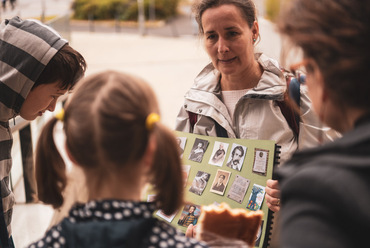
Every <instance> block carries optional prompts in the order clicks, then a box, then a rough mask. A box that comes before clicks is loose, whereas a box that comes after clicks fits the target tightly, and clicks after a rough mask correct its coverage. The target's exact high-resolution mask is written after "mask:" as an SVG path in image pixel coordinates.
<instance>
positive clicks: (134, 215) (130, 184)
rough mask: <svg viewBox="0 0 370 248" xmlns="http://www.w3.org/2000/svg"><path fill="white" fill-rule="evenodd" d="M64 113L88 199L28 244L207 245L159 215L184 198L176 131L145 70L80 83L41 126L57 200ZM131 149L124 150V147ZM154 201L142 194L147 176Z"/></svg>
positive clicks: (44, 181) (44, 163) (45, 190)
mask: <svg viewBox="0 0 370 248" xmlns="http://www.w3.org/2000/svg"><path fill="white" fill-rule="evenodd" d="M58 120H61V121H63V124H64V133H65V137H66V141H65V143H66V144H65V148H66V152H67V154H68V156H69V158H70V159H71V161H73V162H74V165H75V166H78V167H79V168H81V170H82V171H83V173H84V175H85V176H84V177H85V178H86V179H87V180H85V181H84V183H85V187H86V188H87V189H88V202H87V203H85V204H76V205H75V206H74V207H73V208H72V209H71V211H70V213H69V216H68V217H66V218H64V219H63V220H62V221H61V222H60V223H58V224H57V225H55V226H54V227H52V228H51V229H50V230H49V231H48V232H47V233H46V235H45V237H43V238H42V239H41V240H39V241H37V242H35V243H34V244H32V245H31V246H30V247H199V248H200V247H207V246H206V245H205V244H203V243H199V242H198V241H196V240H192V239H189V238H186V237H184V235H183V234H182V233H181V232H180V231H177V230H176V229H175V228H174V227H172V226H171V225H170V224H168V223H165V222H163V221H160V220H158V219H156V218H154V217H153V212H154V211H155V210H156V209H161V210H162V211H163V212H164V213H165V214H168V215H170V214H173V213H174V212H175V211H177V210H178V208H179V207H180V206H181V205H182V203H183V181H182V168H181V161H180V159H179V153H178V148H177V143H176V139H175V137H174V136H173V134H172V132H171V131H170V130H169V129H168V128H166V127H165V126H164V125H162V124H161V123H160V122H159V109H158V104H157V100H156V97H155V95H154V92H153V90H152V89H151V88H150V86H149V85H148V84H147V83H145V82H144V81H142V80H141V79H139V78H136V77H133V76H129V75H127V74H124V73H120V72H114V71H106V72H101V73H99V74H95V75H92V76H90V77H88V78H86V79H85V80H83V81H82V82H80V83H79V85H78V86H77V88H76V90H75V92H74V93H73V95H72V98H70V99H69V101H68V102H67V105H66V109H65V116H62V115H59V116H57V117H56V118H52V119H51V120H50V121H49V122H48V123H46V125H45V127H44V128H43V130H42V132H41V134H40V139H39V142H38V145H37V153H36V179H37V182H38V192H39V198H40V200H42V201H43V202H44V203H47V204H51V205H52V206H53V207H59V206H60V205H61V204H62V203H63V200H64V199H63V194H62V191H63V189H64V187H65V185H66V183H67V180H66V171H65V162H64V160H63V158H62V157H61V155H60V153H59V151H58V150H57V149H56V147H55V142H54V137H53V130H54V127H55V125H56V123H57V122H58ZM122 151H125V152H122ZM148 183H151V184H152V185H153V188H154V191H155V192H156V196H155V199H154V202H142V201H141V199H142V193H143V191H144V190H145V189H146V188H147V187H146V186H147V184H148Z"/></svg>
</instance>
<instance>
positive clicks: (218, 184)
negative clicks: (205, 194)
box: [210, 170, 231, 195]
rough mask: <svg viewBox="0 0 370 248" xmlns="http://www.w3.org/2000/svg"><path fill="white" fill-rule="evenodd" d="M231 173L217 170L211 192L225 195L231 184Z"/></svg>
mask: <svg viewBox="0 0 370 248" xmlns="http://www.w3.org/2000/svg"><path fill="white" fill-rule="evenodd" d="M230 175H231V172H229V171H225V170H217V173H216V176H215V178H214V180H213V183H212V187H211V190H210V191H211V192H212V193H216V194H218V195H224V193H225V189H226V186H227V184H228V182H229V179H230Z"/></svg>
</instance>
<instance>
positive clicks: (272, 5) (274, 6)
mask: <svg viewBox="0 0 370 248" xmlns="http://www.w3.org/2000/svg"><path fill="white" fill-rule="evenodd" d="M308 1H309V0H308ZM265 8H266V18H267V19H269V20H270V21H276V20H277V18H278V16H279V12H280V0H266V2H265Z"/></svg>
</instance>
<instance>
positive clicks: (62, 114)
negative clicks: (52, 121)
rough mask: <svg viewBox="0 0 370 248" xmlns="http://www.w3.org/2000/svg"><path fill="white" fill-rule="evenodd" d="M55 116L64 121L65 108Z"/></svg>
mask: <svg viewBox="0 0 370 248" xmlns="http://www.w3.org/2000/svg"><path fill="white" fill-rule="evenodd" d="M55 118H57V119H58V120H60V121H64V109H61V110H60V111H59V112H58V113H57V114H56V115H55Z"/></svg>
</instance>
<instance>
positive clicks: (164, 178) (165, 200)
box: [152, 123, 184, 215]
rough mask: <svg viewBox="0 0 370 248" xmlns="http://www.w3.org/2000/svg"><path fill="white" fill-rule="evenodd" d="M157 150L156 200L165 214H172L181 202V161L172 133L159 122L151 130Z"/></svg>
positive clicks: (155, 168) (155, 163)
mask: <svg viewBox="0 0 370 248" xmlns="http://www.w3.org/2000/svg"><path fill="white" fill-rule="evenodd" d="M153 132H154V135H155V138H156V141H157V150H156V154H155V158H154V164H153V174H152V175H153V176H154V178H153V182H152V183H153V185H154V189H155V191H156V202H157V204H158V208H160V209H161V210H162V211H163V212H164V213H165V214H168V215H170V214H172V213H174V212H175V211H176V210H178V209H179V208H180V206H181V205H182V204H183V191H184V184H183V177H182V163H181V159H180V154H179V149H178V144H177V142H176V139H175V137H174V134H173V133H172V132H171V131H170V130H169V129H167V128H166V127H165V126H163V125H161V124H160V123H156V127H155V128H154V130H153Z"/></svg>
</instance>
